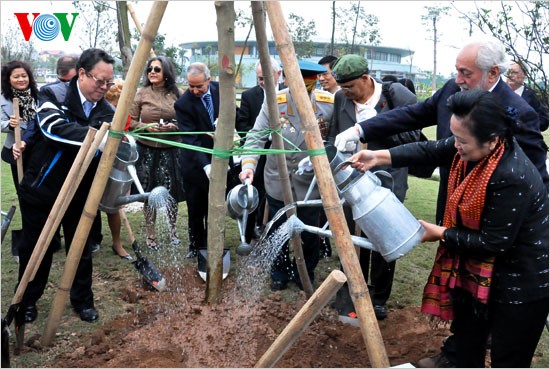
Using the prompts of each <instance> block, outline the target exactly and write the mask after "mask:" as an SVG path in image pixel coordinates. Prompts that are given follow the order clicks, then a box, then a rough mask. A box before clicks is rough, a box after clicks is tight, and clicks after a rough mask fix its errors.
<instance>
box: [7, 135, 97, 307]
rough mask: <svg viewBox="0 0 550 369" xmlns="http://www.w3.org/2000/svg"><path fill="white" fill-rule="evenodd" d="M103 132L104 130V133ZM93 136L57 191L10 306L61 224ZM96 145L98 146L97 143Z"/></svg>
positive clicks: (88, 137) (18, 299)
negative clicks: (57, 193)
mask: <svg viewBox="0 0 550 369" xmlns="http://www.w3.org/2000/svg"><path fill="white" fill-rule="evenodd" d="M105 131H106V129H105V130H104V132H105ZM94 136H96V130H95V129H93V128H91V129H89V130H88V134H87V135H86V138H85V139H84V142H83V143H82V146H81V147H80V150H79V151H78V154H77V156H76V158H75V161H74V163H73V165H72V166H71V169H70V171H69V174H68V175H67V178H66V179H65V182H64V183H63V187H62V188H61V190H60V191H59V195H58V196H57V199H56V201H55V203H54V205H53V207H52V210H51V211H50V215H48V219H47V220H46V224H45V225H44V228H43V229H42V232H41V233H40V236H39V238H38V241H37V243H36V245H35V247H34V250H33V252H32V254H31V257H30V259H29V262H28V264H27V268H26V269H25V272H23V276H22V277H21V280H20V281H19V284H18V285H17V290H16V291H15V295H14V297H13V299H12V305H16V304H19V303H20V302H21V300H22V298H23V294H24V293H25V290H26V289H27V286H28V284H29V282H31V281H32V280H33V279H34V276H35V275H36V271H37V270H38V267H39V266H40V263H42V259H43V258H44V254H45V253H46V250H47V249H48V246H49V245H50V242H51V240H52V238H53V236H54V234H55V231H56V229H57V228H58V227H59V224H60V223H61V218H62V217H63V214H65V211H66V210H67V207H68V206H69V203H70V202H71V200H72V198H73V196H74V193H75V192H76V189H77V188H78V185H79V184H80V181H81V180H82V177H83V176H84V173H85V172H86V169H88V166H89V165H90V162H89V161H88V160H87V158H88V157H89V158H90V161H91V156H90V155H88V154H89V153H90V152H92V153H95V150H96V149H97V146H96V147H95V148H94V144H93V143H92V141H93V140H94ZM97 144H98V145H99V142H98V143H97Z"/></svg>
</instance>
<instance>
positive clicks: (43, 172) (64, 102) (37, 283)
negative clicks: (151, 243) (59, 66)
mask: <svg viewBox="0 0 550 369" xmlns="http://www.w3.org/2000/svg"><path fill="white" fill-rule="evenodd" d="M114 62H115V60H114V59H113V57H111V56H110V55H109V54H107V53H106V52H105V51H103V50H100V49H88V50H85V51H84V52H83V53H82V55H81V56H80V59H79V60H78V63H77V65H76V69H77V75H76V76H75V77H74V78H73V79H72V80H71V81H70V82H69V83H68V84H65V83H57V84H52V85H51V86H49V87H48V88H43V89H42V90H41V91H40V94H39V101H40V104H41V105H40V108H39V109H38V113H37V116H38V124H39V127H40V134H41V139H40V140H38V142H37V143H36V145H35V147H34V148H33V150H32V152H31V155H30V158H29V159H28V165H27V168H25V175H24V177H23V181H22V182H21V186H20V194H19V195H20V210H21V215H22V224H23V235H24V236H23V240H22V242H21V244H20V245H19V260H20V264H19V279H21V277H22V276H23V273H24V272H25V268H26V267H27V264H28V262H29V259H30V257H31V254H32V252H33V248H34V246H35V245H36V243H37V241H38V238H39V236H40V234H41V232H42V228H43V227H44V225H45V223H46V220H47V218H48V216H49V214H50V211H51V209H52V207H53V204H54V202H55V200H56V199H57V196H58V194H59V191H60V189H61V187H62V186H63V184H64V182H65V179H66V177H67V174H68V173H69V170H70V168H71V166H72V164H73V162H74V160H75V157H76V155H77V153H78V149H79V148H80V146H81V145H82V142H83V141H84V138H85V136H86V134H87V133H88V130H89V127H94V128H99V127H100V125H101V124H102V123H103V122H111V121H112V119H113V115H114V109H113V107H112V105H111V104H109V103H108V102H107V101H105V100H104V99H103V96H104V95H105V93H106V92H107V90H108V89H109V88H110V87H111V86H112V85H113V82H112V81H113V66H114ZM98 164H99V156H96V157H95V158H94V160H93V161H92V163H91V164H90V167H89V168H88V170H87V172H86V174H85V175H84V178H83V179H82V181H81V183H80V186H79V187H78V189H77V191H76V193H75V195H74V198H73V199H72V201H71V203H70V204H69V207H68V208H67V211H66V212H65V214H64V216H63V218H62V220H61V226H62V227H63V233H64V236H65V248H66V250H67V251H68V249H69V246H70V245H71V243H72V241H73V237H74V234H75V231H76V228H77V226H78V223H79V221H80V217H81V215H82V211H83V209H84V204H85V202H86V199H87V198H88V193H89V191H90V188H91V185H92V181H93V179H94V176H95V173H96V170H97V166H98ZM50 246H51V245H50ZM91 248H92V243H91V240H90V238H88V241H87V244H86V246H85V247H84V250H83V253H82V257H81V259H80V262H79V265H78V268H77V271H76V275H75V279H74V282H73V285H72V287H71V292H70V300H71V304H72V305H73V308H74V310H75V311H76V312H77V313H78V314H79V316H80V319H82V320H83V321H86V322H93V321H95V320H97V319H98V318H99V314H98V312H97V310H96V309H95V307H94V295H93V292H92V272H93V266H92V253H91V251H92V250H91ZM52 249H53V248H52V247H49V248H48V250H47V251H46V254H45V255H44V259H43V260H42V263H41V265H40V267H39V268H38V271H37V273H36V277H35V278H34V280H33V281H31V282H30V283H29V285H28V287H27V289H26V291H25V294H24V296H23V298H22V301H21V306H22V308H23V309H24V310H23V311H24V314H25V321H26V322H32V321H34V320H35V319H36V316H37V308H36V303H37V301H38V299H39V298H40V297H41V296H42V294H43V292H44V289H45V287H46V283H47V282H48V275H49V273H50V267H51V264H52V254H53V250H52Z"/></svg>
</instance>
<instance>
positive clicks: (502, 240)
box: [390, 96, 549, 304]
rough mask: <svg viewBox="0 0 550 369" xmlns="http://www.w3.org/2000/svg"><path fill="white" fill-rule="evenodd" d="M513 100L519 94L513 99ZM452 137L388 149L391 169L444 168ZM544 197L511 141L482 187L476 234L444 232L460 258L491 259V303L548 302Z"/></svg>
mask: <svg viewBox="0 0 550 369" xmlns="http://www.w3.org/2000/svg"><path fill="white" fill-rule="evenodd" d="M518 97H519V96H518ZM455 153H456V148H455V147H454V139H453V138H448V139H444V140H441V141H437V142H435V141H429V142H421V143H413V144H409V145H403V146H399V147H395V148H393V149H390V154H391V159H392V165H393V166H406V165H410V164H418V163H422V162H426V161H428V162H433V163H436V164H438V165H441V166H443V165H446V166H450V165H451V162H452V159H453V157H454V155H455ZM548 230H549V229H548V193H547V192H546V187H545V186H544V184H543V183H542V180H541V178H540V175H539V174H538V171H537V169H536V168H535V167H534V165H533V163H532V162H531V161H530V160H528V158H527V156H526V155H525V153H524V152H523V150H522V149H521V148H520V147H519V145H518V143H517V141H516V140H514V143H513V146H507V147H506V149H505V152H504V155H503V156H502V159H501V160H500V162H499V163H498V166H497V167H496V169H495V171H494V172H493V174H492V176H491V178H490V180H489V183H488V185H487V191H486V198H485V205H484V207H483V212H482V215H481V222H480V230H479V231H476V230H472V229H468V228H466V227H464V226H460V225H459V226H458V227H453V228H448V229H447V230H446V231H445V247H446V248H447V249H448V250H450V251H454V252H456V253H458V254H461V255H469V256H482V257H487V256H495V266H494V274H493V285H492V287H491V299H492V300H494V301H496V302H499V303H505V304H518V303H527V302H533V301H539V300H541V299H547V298H548Z"/></svg>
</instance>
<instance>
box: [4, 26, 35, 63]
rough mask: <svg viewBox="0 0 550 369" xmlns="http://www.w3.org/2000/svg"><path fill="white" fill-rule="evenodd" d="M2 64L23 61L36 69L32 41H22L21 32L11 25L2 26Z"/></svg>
mask: <svg viewBox="0 0 550 369" xmlns="http://www.w3.org/2000/svg"><path fill="white" fill-rule="evenodd" d="M1 40H2V47H1V48H0V49H1V55H2V63H7V62H9V61H12V60H23V61H25V62H27V63H29V65H30V66H31V67H32V68H33V69H34V68H36V67H38V62H37V60H36V59H37V58H36V53H37V51H36V46H35V44H34V41H32V40H29V41H28V42H27V41H24V39H23V34H22V33H21V30H19V29H17V28H15V26H13V24H9V25H8V26H7V27H4V25H2V36H1Z"/></svg>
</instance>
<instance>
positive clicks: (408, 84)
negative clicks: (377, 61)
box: [399, 78, 416, 95]
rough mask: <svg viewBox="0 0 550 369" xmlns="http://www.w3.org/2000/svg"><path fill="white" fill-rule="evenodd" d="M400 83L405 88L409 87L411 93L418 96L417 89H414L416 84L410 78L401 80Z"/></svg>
mask: <svg viewBox="0 0 550 369" xmlns="http://www.w3.org/2000/svg"><path fill="white" fill-rule="evenodd" d="M399 83H401V84H402V85H403V86H405V87H407V88H408V89H409V91H411V92H412V93H413V94H415V95H416V89H415V88H414V82H413V81H411V80H410V79H409V78H401V79H400V80H399Z"/></svg>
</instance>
